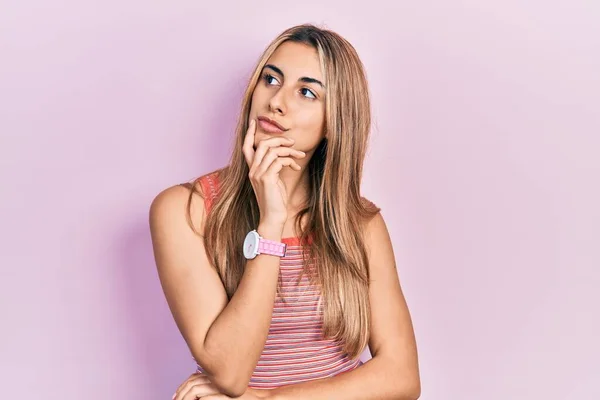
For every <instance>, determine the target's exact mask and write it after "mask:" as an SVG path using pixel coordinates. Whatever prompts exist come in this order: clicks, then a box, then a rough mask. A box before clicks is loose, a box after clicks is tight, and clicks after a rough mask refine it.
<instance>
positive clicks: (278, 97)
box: [269, 88, 287, 115]
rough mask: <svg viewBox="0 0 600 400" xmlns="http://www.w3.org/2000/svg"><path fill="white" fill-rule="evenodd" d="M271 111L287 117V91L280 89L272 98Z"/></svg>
mask: <svg viewBox="0 0 600 400" xmlns="http://www.w3.org/2000/svg"><path fill="white" fill-rule="evenodd" d="M269 109H270V110H271V111H272V112H274V113H277V114H281V115H285V113H286V111H287V107H286V104H285V91H284V90H283V88H279V90H278V91H277V92H275V94H274V95H273V97H271V100H270V101H269Z"/></svg>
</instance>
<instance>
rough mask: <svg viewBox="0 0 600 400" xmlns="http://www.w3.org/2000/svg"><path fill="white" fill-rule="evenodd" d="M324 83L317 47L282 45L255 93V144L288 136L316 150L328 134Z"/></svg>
mask: <svg viewBox="0 0 600 400" xmlns="http://www.w3.org/2000/svg"><path fill="white" fill-rule="evenodd" d="M324 84H325V82H324V80H323V75H322V73H321V66H320V63H319V56H318V54H317V51H316V50H315V49H314V48H313V47H310V46H307V45H305V44H302V43H295V42H290V41H288V42H284V43H283V44H281V45H280V46H279V47H278V48H277V50H276V51H275V52H274V53H273V55H272V56H271V57H270V58H269V60H268V61H267V64H266V65H265V67H264V68H263V70H262V74H261V78H260V79H259V81H258V83H257V85H256V88H255V89H254V93H253V94H252V106H251V108H250V119H254V120H256V122H257V129H256V135H255V142H254V145H255V146H256V145H257V144H258V143H259V142H260V141H261V140H263V139H266V138H269V137H276V136H284V137H289V138H292V139H294V141H295V143H294V146H293V147H294V148H295V149H297V150H301V151H304V152H306V153H309V152H312V151H314V150H315V149H316V147H317V146H318V144H319V143H320V142H321V140H322V139H323V137H324V132H323V128H324V121H325V88H324V87H323V85H324ZM266 119H269V120H271V121H274V122H276V123H277V124H279V125H280V128H283V129H278V127H277V126H274V125H273V124H270V123H269V121H268V120H266ZM307 156H308V154H307ZM306 159H308V157H307V158H306Z"/></svg>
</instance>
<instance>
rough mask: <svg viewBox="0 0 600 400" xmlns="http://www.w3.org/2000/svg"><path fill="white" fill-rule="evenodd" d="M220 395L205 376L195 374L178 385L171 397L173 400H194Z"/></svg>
mask: <svg viewBox="0 0 600 400" xmlns="http://www.w3.org/2000/svg"><path fill="white" fill-rule="evenodd" d="M220 393H221V392H219V390H218V389H217V388H216V386H215V385H213V384H212V383H211V382H210V381H209V380H208V377H207V376H206V375H203V374H201V373H199V372H196V373H193V374H192V375H190V377H189V378H187V379H186V380H185V381H183V383H182V384H181V385H179V387H178V388H177V390H176V391H175V394H174V395H173V400H196V399H201V398H205V397H207V396H211V395H220Z"/></svg>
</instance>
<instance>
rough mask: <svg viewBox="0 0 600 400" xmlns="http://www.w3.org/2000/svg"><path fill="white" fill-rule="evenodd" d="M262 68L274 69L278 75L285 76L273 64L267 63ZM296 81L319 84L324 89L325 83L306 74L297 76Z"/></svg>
mask: <svg viewBox="0 0 600 400" xmlns="http://www.w3.org/2000/svg"><path fill="white" fill-rule="evenodd" d="M264 68H269V69H272V70H273V71H275V72H276V73H278V74H279V75H281V76H283V77H285V75H284V74H283V71H282V70H281V69H279V68H277V67H276V66H274V65H273V64H267V65H265V66H264ZM298 82H306V83H316V84H317V85H319V86H321V87H322V88H323V89H325V85H323V82H321V81H320V80H318V79H315V78H309V77H308V76H303V77H302V78H299V79H298Z"/></svg>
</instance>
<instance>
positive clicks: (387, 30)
mask: <svg viewBox="0 0 600 400" xmlns="http://www.w3.org/2000/svg"><path fill="white" fill-rule="evenodd" d="M599 21H600V6H599V5H598V3H597V2H595V1H591V0H589V1H584V0H571V1H566V0H564V1H560V2H559V1H540V0H537V1H535V0H531V1H527V2H524V1H516V0H508V1H499V0H494V1H484V2H482V1H476V0H470V1H466V0H463V1H454V2H448V1H443V0H437V1H434V0H430V1H420V2H416V1H415V2H392V1H390V2H381V1H369V2H361V4H359V5H358V4H357V5H351V4H349V3H348V2H347V1H342V0H336V1H328V2H326V4H325V5H324V4H322V3H321V1H303V2H296V1H294V2H292V1H279V2H262V1H261V2H243V1H235V2H231V1H216V2H211V3H210V4H207V3H204V2H200V1H180V2H170V3H169V2H152V1H150V2H147V1H139V0H129V1H125V2H123V1H114V0H113V1H105V2H99V1H98V2H85V3H84V2H81V1H60V0H57V1H53V2H42V1H5V2H3V5H2V10H1V12H0V50H1V51H0V58H1V61H0V134H1V136H0V167H1V168H0V179H1V180H2V189H1V197H0V198H1V202H2V203H1V207H0V221H1V225H2V229H1V233H0V235H1V236H0V240H1V242H0V243H1V246H2V250H1V251H0V267H1V276H0V278H1V279H0V285H1V287H0V288H1V294H0V296H1V302H0V307H1V308H0V313H1V317H2V319H1V321H2V322H1V324H2V325H1V326H2V329H1V332H0V377H1V378H0V381H2V383H1V384H0V398H2V399H17V398H19V399H21V398H43V399H47V400H55V399H56V400H58V399H61V400H63V399H87V400H100V399H102V400H104V399H170V398H171V397H170V396H171V395H172V393H173V391H174V390H175V388H176V387H177V385H178V384H179V383H180V382H181V381H183V380H184V379H185V378H186V377H187V376H188V375H189V374H190V373H192V372H193V362H192V359H191V357H190V356H189V354H188V351H187V348H186V346H185V343H184V342H183V340H182V339H181V337H180V335H179V332H178V331H177V328H176V327H175V324H174V322H173V320H172V317H171V315H170V313H169V310H168V308H167V305H166V302H165V300H164V297H163V294H162V291H161V288H160V285H159V282H158V278H157V274H156V269H155V266H154V260H153V256H152V253H151V243H150V237H149V232H148V222H147V220H148V207H149V205H150V202H151V201H152V199H153V197H154V196H155V195H156V194H157V193H158V192H159V191H160V190H162V189H164V188H166V187H167V186H170V185H172V184H175V183H179V182H184V181H186V180H188V179H191V178H193V177H195V176H198V175H200V174H203V173H205V172H208V171H212V170H213V169H215V168H217V167H220V166H222V165H224V163H225V162H226V160H227V154H228V153H229V151H230V147H229V146H230V140H231V138H232V128H233V125H234V121H235V118H236V115H237V112H238V106H239V100H240V96H241V91H242V88H243V86H244V84H245V81H246V78H247V76H248V74H249V72H250V69H251V67H252V65H253V63H254V61H255V60H256V59H257V57H258V56H259V54H260V52H261V51H262V49H263V48H264V46H266V44H267V43H268V42H269V41H270V40H271V39H273V38H274V37H275V36H276V35H277V34H278V33H279V32H280V31H282V30H283V29H284V28H287V27H289V26H291V25H295V24H298V23H302V22H314V23H317V24H323V23H324V24H325V25H326V26H327V27H329V28H332V29H334V30H336V31H338V32H339V33H341V34H342V35H344V36H345V37H347V38H348V39H349V40H350V41H351V42H352V43H353V44H354V45H355V46H356V48H357V50H358V51H359V53H360V55H361V57H362V59H363V61H364V63H365V65H366V68H367V72H368V75H369V79H370V84H371V88H372V96H373V105H374V117H375V121H376V129H375V131H374V134H373V137H372V141H371V147H370V152H369V157H368V160H367V164H366V172H365V179H364V185H363V190H364V194H365V195H366V196H367V197H369V198H370V199H371V200H373V201H375V202H376V203H377V204H378V205H379V206H380V207H382V209H383V214H384V217H385V219H386V221H387V224H388V227H389V229H390V232H391V235H392V239H393V242H394V248H395V252H396V258H397V263H398V270H399V273H400V277H401V280H402V283H403V287H404V291H405V294H406V296H407V298H408V302H409V306H410V308H411V312H412V314H413V319H414V324H415V330H416V334H417V339H418V345H419V354H420V365H421V374H422V385H423V394H422V397H421V398H422V399H426V400H507V399H511V400H513V399H544V400H555V399H585V400H592V399H598V398H600V382H599V380H600V360H599V357H600V344H599V340H600V310H599V308H600V307H599V305H600V294H599V291H598V288H599V287H600V272H599V267H600V243H599V242H600V209H599V205H600V156H599V153H600V117H599V110H598V109H599V105H600V95H599V93H600V72H598V71H600V28H599V24H600V23H599ZM363 358H364V359H367V358H368V355H367V354H366V353H365V354H364V355H363Z"/></svg>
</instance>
